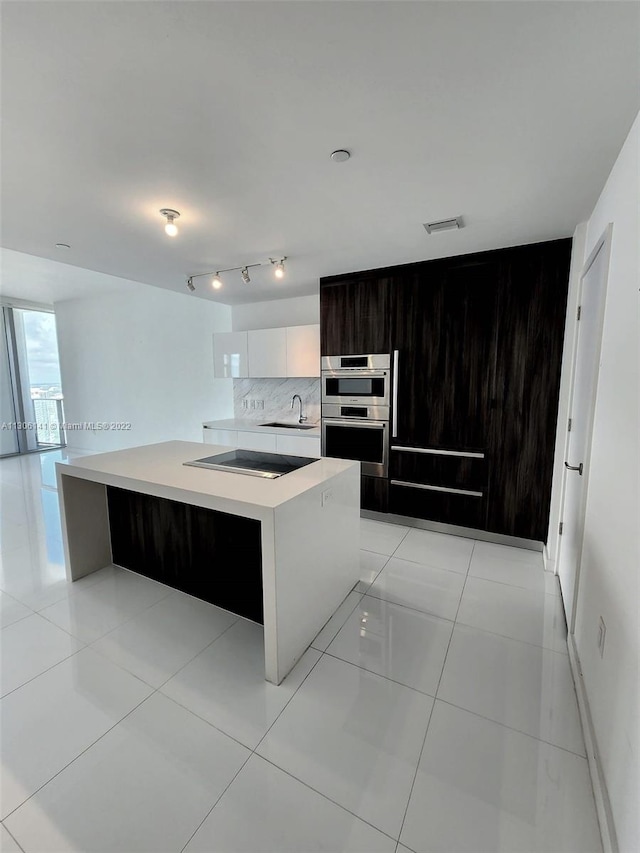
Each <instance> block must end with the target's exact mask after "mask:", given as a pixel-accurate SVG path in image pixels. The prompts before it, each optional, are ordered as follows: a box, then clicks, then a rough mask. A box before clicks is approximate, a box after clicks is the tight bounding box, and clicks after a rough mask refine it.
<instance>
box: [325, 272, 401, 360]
mask: <svg viewBox="0 0 640 853" xmlns="http://www.w3.org/2000/svg"><path fill="white" fill-rule="evenodd" d="M320 350H321V353H322V355H364V354H368V353H388V352H389V279H388V278H386V277H384V278H373V277H372V278H357V279H351V280H350V279H348V278H347V279H345V280H340V281H339V282H335V281H333V282H331V280H325V279H321V280H320Z"/></svg>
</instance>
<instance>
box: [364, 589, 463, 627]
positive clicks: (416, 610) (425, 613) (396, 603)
mask: <svg viewBox="0 0 640 853" xmlns="http://www.w3.org/2000/svg"><path fill="white" fill-rule="evenodd" d="M361 594H362V597H363V598H364V597H365V596H367V598H375V600H376V601H382V602H384V604H393V606H394V607H402V608H404V609H405V610H411V611H413V612H414V613H422V615H423V616H431V617H432V618H433V619H440V620H442V621H443V622H451V623H453V622H454V620H453V619H450V618H449V617H448V616H440V614H439V613H434V612H433V611H432V610H421V609H420V608H419V607H412V606H411V605H410V604H403V603H402V602H400V601H395V600H394V599H391V598H383V597H382V596H381V595H374V594H373V593H371V592H363V593H361ZM357 606H358V605H356V607H357ZM349 615H351V614H349Z"/></svg>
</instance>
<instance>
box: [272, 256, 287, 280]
mask: <svg viewBox="0 0 640 853" xmlns="http://www.w3.org/2000/svg"><path fill="white" fill-rule="evenodd" d="M269 260H270V261H271V263H272V264H273V265H274V266H275V268H276V269H275V273H274V275H275V277H276V278H284V262H285V261H286V260H287V257H286V255H285V257H284V258H281V259H280V260H279V261H278V260H276V259H275V258H269Z"/></svg>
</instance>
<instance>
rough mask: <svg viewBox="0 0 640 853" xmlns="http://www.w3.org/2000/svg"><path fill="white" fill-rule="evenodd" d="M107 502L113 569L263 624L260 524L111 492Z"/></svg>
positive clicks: (217, 513) (167, 501)
mask: <svg viewBox="0 0 640 853" xmlns="http://www.w3.org/2000/svg"><path fill="white" fill-rule="evenodd" d="M107 501H108V505H109V527H110V535H111V551H112V554H113V562H114V563H115V564H116V565H118V566H123V567H124V568H125V569H130V570H131V571H134V572H138V573H139V574H142V575H146V576H147V577H149V578H153V579H154V580H157V581H160V582H161V583H164V584H167V585H168V586H172V587H174V588H175V589H179V590H182V591H183V592H187V593H189V595H194V596H196V598H201V599H203V601H209V602H210V603H211V604H215V605H217V606H218V607H222V608H224V609H225V610H230V611H231V612H232V613H237V614H238V615H240V616H245V617H246V618H247V619H252V620H253V621H254V622H260V623H261V622H262V621H263V612H262V544H261V526H260V522H259V521H256V520H254V519H252V518H243V517H242V516H239V515H229V514H228V513H225V512H217V511H215V510H211V509H205V508H203V507H198V506H191V505H189V504H183V503H179V502H178V501H172V500H168V499H166V498H157V497H154V496H153V495H141V494H138V493H137V492H130V491H127V490H125V489H118V488H114V487H112V486H109V487H107ZM230 567H233V568H232V569H230Z"/></svg>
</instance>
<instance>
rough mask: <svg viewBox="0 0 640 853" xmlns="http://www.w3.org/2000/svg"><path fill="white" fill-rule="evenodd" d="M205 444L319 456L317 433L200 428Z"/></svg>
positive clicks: (291, 454) (293, 454)
mask: <svg viewBox="0 0 640 853" xmlns="http://www.w3.org/2000/svg"><path fill="white" fill-rule="evenodd" d="M202 438H203V441H204V443H205V444H221V445H223V446H224V447H241V448H243V449H244V450H263V451H265V452H267V453H286V454H288V455H290V456H309V457H312V458H314V459H316V458H318V459H319V458H320V455H321V453H320V436H319V435H280V434H276V433H274V432H269V431H268V430H265V431H264V432H253V431H249V430H233V429H215V428H213V427H203V428H202Z"/></svg>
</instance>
